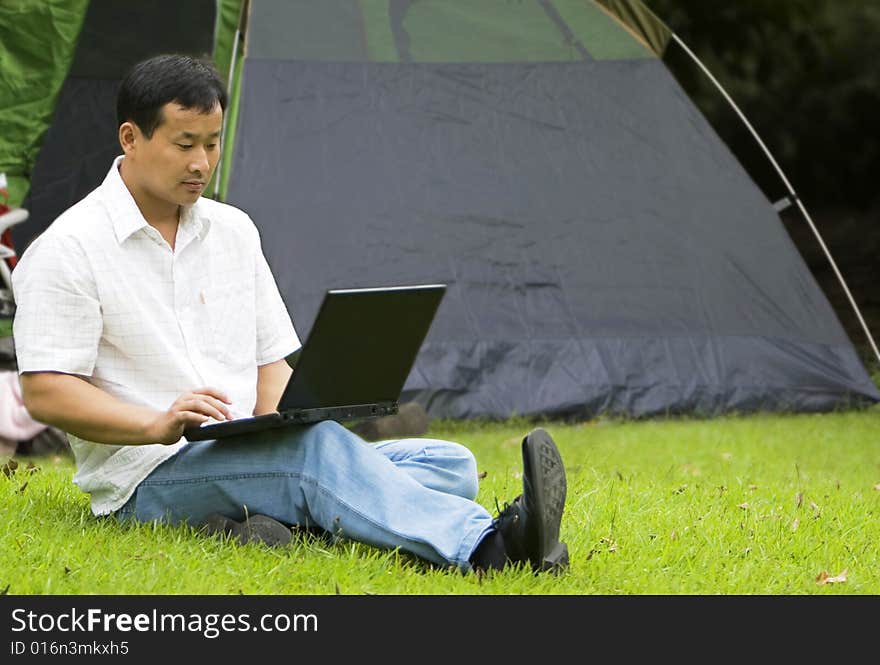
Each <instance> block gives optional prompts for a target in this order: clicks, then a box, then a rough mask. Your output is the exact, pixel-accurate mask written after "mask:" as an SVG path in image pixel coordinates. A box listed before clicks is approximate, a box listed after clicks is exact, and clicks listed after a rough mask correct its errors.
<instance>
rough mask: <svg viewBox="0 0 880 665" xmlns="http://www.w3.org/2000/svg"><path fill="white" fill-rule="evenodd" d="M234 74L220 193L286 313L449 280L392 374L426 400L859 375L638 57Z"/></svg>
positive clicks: (774, 390) (846, 387)
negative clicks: (242, 224) (244, 228)
mask: <svg viewBox="0 0 880 665" xmlns="http://www.w3.org/2000/svg"><path fill="white" fill-rule="evenodd" d="M253 38H254V37H253V36H251V39H253ZM242 85H243V87H242V99H241V109H240V115H239V124H238V128H237V134H236V144H235V150H234V155H233V164H232V177H231V180H230V186H229V193H228V196H227V201H228V202H230V203H232V204H234V205H237V206H239V207H241V208H243V209H245V210H247V211H248V212H249V213H250V214H251V216H252V217H253V218H254V220H255V221H256V223H257V225H258V227H259V228H260V231H261V234H262V240H263V245H264V248H265V251H266V254H267V259H268V261H269V263H270V265H271V266H272V268H273V270H274V272H275V275H276V278H277V279H278V282H279V287H280V289H281V292H282V295H283V297H284V299H285V302H286V303H287V305H288V308H289V309H290V311H291V314H292V315H293V317H294V322H295V324H296V326H297V329H298V332H299V333H300V336H305V335H307V334H308V331H309V328H310V326H311V323H312V321H313V319H314V316H315V313H316V311H317V307H318V304H319V302H320V299H321V296H322V294H323V292H324V290H325V289H329V288H348V287H365V286H380V285H393V284H410V283H421V282H424V283H436V282H445V283H447V284H449V291H448V293H447V296H446V298H445V300H444V302H443V303H442V304H441V306H440V309H439V311H438V314H437V317H436V319H435V321H434V324H433V327H432V329H431V331H430V332H429V334H428V337H427V339H426V341H425V344H424V345H423V347H422V350H421V352H420V354H419V356H418V358H417V361H416V365H415V367H414V369H413V371H412V373H411V374H410V377H409V379H408V381H407V384H406V387H405V390H404V395H403V398H404V399H411V400H415V401H418V402H420V403H422V404H423V405H424V406H425V407H426V409H427V410H428V412H429V413H430V414H431V415H432V416H435V417H451V418H469V417H488V418H504V417H508V416H511V415H526V416H543V417H571V418H586V417H591V416H594V415H596V414H600V413H612V414H625V415H630V416H637V417H638V416H646V415H653V414H661V413H669V414H672V413H698V414H718V413H725V412H748V411H755V410H793V411H821V410H827V409H832V408H836V407H838V406H841V405H844V404H847V405H849V404H857V403H868V402H873V401H877V400H878V399H880V394H878V391H877V389H876V387H875V386H874V385H873V383H872V382H871V380H870V377H869V376H868V375H867V372H866V371H865V369H864V367H863V366H862V364H861V362H860V360H859V359H858V357H857V354H856V353H855V351H854V349H853V346H852V344H851V342H850V341H849V339H848V338H847V336H846V334H845V332H844V331H843V329H842V327H841V325H840V323H839V322H838V320H837V319H836V316H835V315H834V312H833V310H832V309H831V307H830V305H829V303H828V301H827V299H826V298H825V296H824V295H823V294H822V292H821V290H820V289H819V288H818V286H817V284H816V282H815V280H814V279H813V277H812V276H811V274H810V272H809V270H808V269H807V267H806V265H805V264H804V262H803V260H802V259H801V257H800V256H799V254H798V252H797V250H796V249H795V247H794V245H793V244H792V242H791V240H790V238H789V237H788V235H787V233H786V231H785V229H784V227H783V225H782V224H781V221H780V220H779V218H778V216H777V214H776V212H775V211H774V209H773V207H772V205H771V204H770V203H769V202H768V200H767V199H766V197H765V196H764V195H763V194H762V193H761V192H760V191H759V190H758V188H757V187H756V186H755V184H754V183H753V182H752V181H751V180H750V178H749V176H748V175H747V174H746V173H745V172H744V171H743V169H742V168H741V166H740V165H739V163H738V162H737V161H736V160H735V159H734V157H733V156H732V155H731V153H730V152H729V150H728V149H727V147H726V146H725V145H724V144H723V143H722V142H721V141H720V140H719V138H718V137H717V135H716V134H715V133H714V131H713V130H712V129H711V127H710V126H709V125H708V123H707V122H706V121H705V119H704V118H703V117H702V116H701V114H700V113H699V111H698V110H697V109H696V108H695V107H694V106H693V104H692V103H691V102H690V100H688V98H687V97H686V95H685V94H684V93H683V92H682V91H681V89H680V87H679V86H678V84H677V83H676V82H675V81H674V79H673V78H672V77H671V75H670V74H669V73H668V71H667V70H666V69H665V67H664V65H663V64H662V62H660V61H659V60H656V59H636V60H608V61H601V62H600V61H581V62H577V61H575V62H543V63H492V64H485V63H483V64H481V63H439V64H438V63H394V62H319V61H303V60H289V59H283V60H275V59H272V58H271V57H267V58H256V57H249V58H248V59H247V60H246V61H245V66H244V73H243V83H242ZM353 325H357V322H353ZM363 332H364V334H371V331H370V330H364V331H363Z"/></svg>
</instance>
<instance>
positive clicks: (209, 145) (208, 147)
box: [205, 143, 217, 150]
mask: <svg viewBox="0 0 880 665" xmlns="http://www.w3.org/2000/svg"><path fill="white" fill-rule="evenodd" d="M205 147H206V148H207V149H208V150H213V149H214V148H216V147H217V144H216V143H209V144H208V145H207V146H205Z"/></svg>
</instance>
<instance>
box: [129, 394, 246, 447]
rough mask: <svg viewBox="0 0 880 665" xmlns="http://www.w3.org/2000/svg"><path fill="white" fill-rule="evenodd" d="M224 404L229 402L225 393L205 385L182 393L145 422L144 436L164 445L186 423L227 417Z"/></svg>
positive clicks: (173, 440) (176, 437)
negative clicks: (149, 420) (161, 411)
mask: <svg viewBox="0 0 880 665" xmlns="http://www.w3.org/2000/svg"><path fill="white" fill-rule="evenodd" d="M227 404H231V402H230V401H229V398H228V397H227V396H226V394H225V393H223V392H221V391H219V390H217V389H216V388H211V387H209V386H205V387H203V388H196V389H194V390H192V391H190V392H187V393H184V394H183V395H181V396H180V397H178V398H177V399H176V400H174V403H173V404H172V405H171V406H170V407H168V410H167V411H165V412H164V413H162V414H161V415H160V416H159V417H158V418H156V419H155V420H154V421H153V422H151V423H150V424H149V425H148V427H147V437H146V438H147V440H148V441H150V442H155V443H161V444H164V445H170V444H174V443H177V442H178V441H179V440H180V437H181V436H183V430H184V428H186V427H188V426H189V425H201V424H202V423H203V422H205V421H206V420H208V419H209V418H213V419H214V420H231V419H232V414H231V413H230V411H229V408H228V407H227V406H226V405H227Z"/></svg>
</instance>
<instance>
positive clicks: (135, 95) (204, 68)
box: [116, 54, 227, 138]
mask: <svg viewBox="0 0 880 665" xmlns="http://www.w3.org/2000/svg"><path fill="white" fill-rule="evenodd" d="M169 102H177V103H178V104H180V105H181V106H182V107H183V108H185V109H198V110H199V111H202V112H203V113H210V112H211V111H213V110H214V107H215V106H217V104H220V108H221V109H222V110H224V111H225V110H226V102H227V96H226V88H225V87H224V85H223V81H222V80H221V79H220V75H219V74H218V73H217V70H216V69H215V68H214V65H213V64H212V63H211V62H210V61H208V60H203V59H200V58H194V57H191V56H188V55H178V54H166V55H157V56H155V57H153V58H150V59H148V60H144V61H143V62H139V63H138V64H136V65H134V67H132V68H131V69H130V70H129V71H128V73H127V74H126V75H125V78H123V79H122V84H121V85H120V87H119V93H118V95H117V97H116V120H117V126H119V125H121V124H122V123H124V122H128V121H132V122H134V123H135V124H136V125H137V126H138V127H139V128H140V130H141V132H143V134H144V136H146V137H147V138H150V137H152V136H153V132H154V131H155V130H156V127H158V126H159V125H160V124H161V123H162V107H163V106H164V105H165V104H168V103H169Z"/></svg>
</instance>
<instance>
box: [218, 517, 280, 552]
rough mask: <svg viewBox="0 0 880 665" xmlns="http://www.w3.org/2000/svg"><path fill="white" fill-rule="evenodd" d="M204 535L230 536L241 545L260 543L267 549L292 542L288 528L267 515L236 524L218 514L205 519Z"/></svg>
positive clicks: (249, 518) (246, 519)
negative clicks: (267, 547)
mask: <svg viewBox="0 0 880 665" xmlns="http://www.w3.org/2000/svg"><path fill="white" fill-rule="evenodd" d="M203 532H204V533H205V535H209V536H211V535H214V534H226V535H231V536H232V537H233V538H235V539H236V540H237V541H238V542H239V543H241V544H242V545H244V544H246V543H262V544H264V545H267V546H269V547H276V546H278V545H287V544H288V543H290V541H291V540H292V537H293V536H292V534H291V531H290V529H289V528H288V527H286V526H284V525H283V524H282V523H281V522H279V521H277V520H274V519H272V518H271V517H269V516H267V515H250V516H249V517H247V518H245V520H244V522H236V521H235V520H233V519H230V518H228V517H226V516H224V515H220V514H219V513H213V514H211V515H208V517H207V518H205V522H204V524H203Z"/></svg>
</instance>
